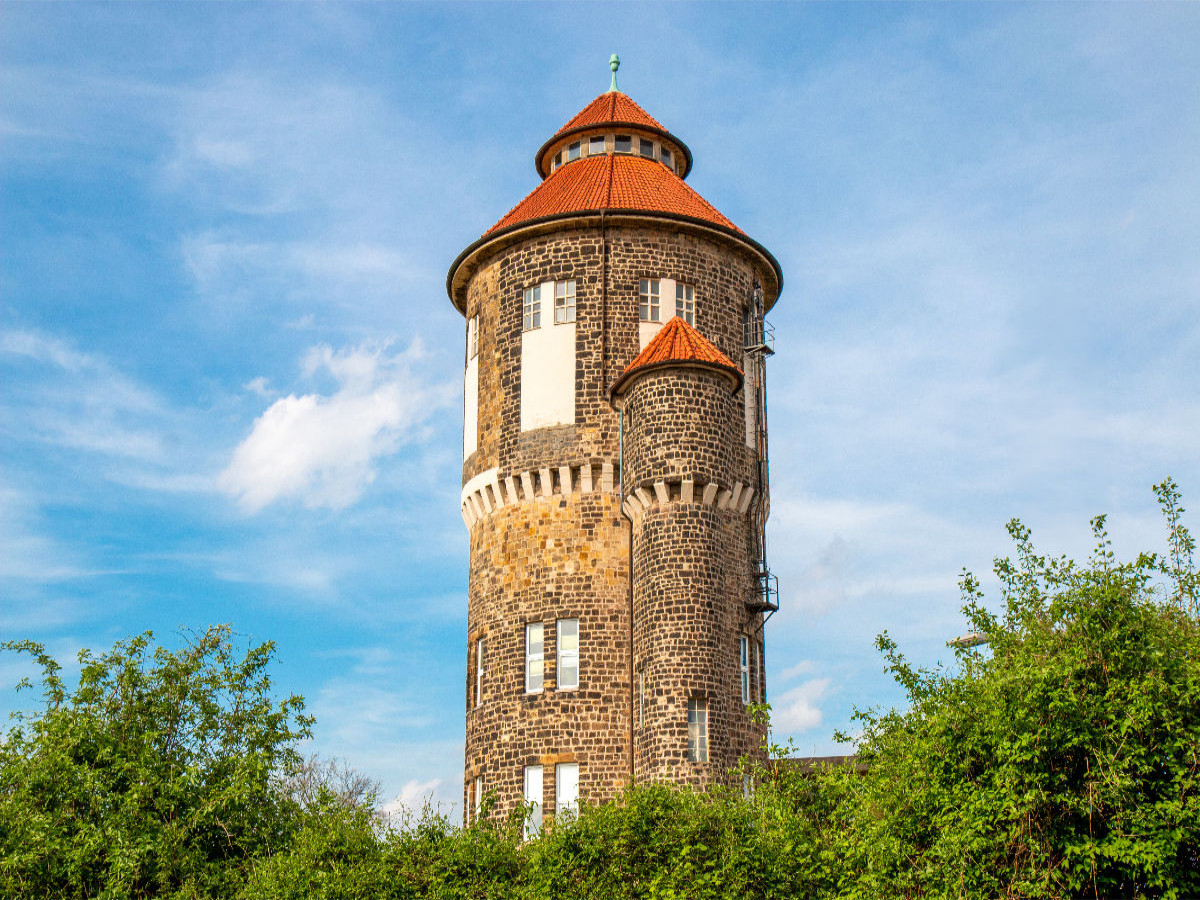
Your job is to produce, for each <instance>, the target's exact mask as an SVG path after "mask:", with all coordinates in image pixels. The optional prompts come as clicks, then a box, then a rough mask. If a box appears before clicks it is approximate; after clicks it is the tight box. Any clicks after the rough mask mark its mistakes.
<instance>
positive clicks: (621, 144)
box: [613, 134, 633, 153]
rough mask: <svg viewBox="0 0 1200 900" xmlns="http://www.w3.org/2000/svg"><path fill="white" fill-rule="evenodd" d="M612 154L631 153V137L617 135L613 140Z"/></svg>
mask: <svg viewBox="0 0 1200 900" xmlns="http://www.w3.org/2000/svg"><path fill="white" fill-rule="evenodd" d="M613 152H615V153H632V152H633V137H632V136H631V135H628V134H618V135H617V136H616V137H615V138H613Z"/></svg>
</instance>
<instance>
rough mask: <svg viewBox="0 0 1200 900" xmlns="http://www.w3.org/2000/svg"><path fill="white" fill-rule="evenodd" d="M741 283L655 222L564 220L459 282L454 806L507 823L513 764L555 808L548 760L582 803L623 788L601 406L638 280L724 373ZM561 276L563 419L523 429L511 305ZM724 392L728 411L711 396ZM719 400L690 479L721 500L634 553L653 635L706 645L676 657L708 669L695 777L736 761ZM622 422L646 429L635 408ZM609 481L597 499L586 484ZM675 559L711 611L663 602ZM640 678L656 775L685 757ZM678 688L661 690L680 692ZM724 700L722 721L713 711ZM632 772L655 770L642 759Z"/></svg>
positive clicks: (731, 432)
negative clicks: (531, 776)
mask: <svg viewBox="0 0 1200 900" xmlns="http://www.w3.org/2000/svg"><path fill="white" fill-rule="evenodd" d="M606 248H607V249H606ZM754 277H755V270H754V268H753V264H752V262H751V259H750V257H749V256H748V255H743V254H741V253H739V252H737V251H735V250H733V249H731V248H730V247H729V246H726V245H724V244H722V243H719V242H718V241H716V240H712V239H707V238H704V237H701V236H697V235H695V234H691V233H685V232H683V231H681V230H675V229H673V228H672V227H670V226H669V225H667V224H665V223H664V224H662V225H661V226H649V225H647V226H644V227H642V226H638V227H634V226H621V227H613V226H610V227H608V228H607V229H606V231H605V232H604V233H602V232H601V230H600V229H599V228H595V227H586V228H578V227H572V226H571V225H570V224H566V225H564V227H563V229H562V230H560V231H558V232H555V233H552V234H548V235H542V236H537V237H532V238H529V239H528V240H525V241H523V242H520V243H516V244H513V245H511V246H509V247H506V248H504V249H501V250H498V251H497V252H496V253H495V254H494V255H493V256H491V257H490V258H489V259H487V260H486V261H485V262H484V263H483V264H482V265H481V266H480V268H479V269H478V271H477V272H476V273H475V275H474V277H473V278H472V280H471V282H470V284H469V286H468V288H467V309H466V315H467V317H468V318H470V317H471V316H475V315H478V316H479V355H478V367H479V369H478V380H479V393H478V412H477V421H478V443H477V449H476V450H475V452H473V453H472V454H470V455H469V456H468V457H467V458H466V459H465V460H464V463H463V483H464V485H466V484H467V482H469V481H471V480H472V479H474V478H475V477H476V476H482V477H483V478H485V479H486V480H487V481H488V484H487V485H485V486H484V487H483V488H482V489H481V490H480V491H478V492H476V493H473V494H472V497H471V498H465V499H464V520H466V521H467V523H468V527H469V529H470V583H469V599H468V617H467V619H468V621H467V630H468V634H467V638H468V640H467V654H466V673H465V674H466V679H465V680H466V685H467V703H466V753H465V756H466V759H465V776H466V777H465V786H464V801H465V808H467V809H469V808H470V807H471V806H472V805H473V802H474V799H475V798H474V796H473V791H474V781H475V777H476V776H477V775H478V776H480V777H481V779H482V785H483V789H484V791H485V792H486V791H491V790H495V791H496V792H497V795H498V801H499V803H498V810H499V811H500V812H501V813H503V812H505V811H507V810H508V809H511V808H512V807H513V806H514V805H515V804H516V803H518V802H519V801H520V799H521V797H522V793H523V787H524V784H523V778H524V767H525V766H527V765H533V764H541V765H543V767H544V768H543V779H544V802H545V809H546V811H547V812H548V811H549V810H551V809H552V808H553V801H554V787H555V785H554V769H553V765H554V763H555V762H577V763H578V764H579V782H580V797H581V799H584V800H603V799H607V798H609V797H611V796H612V794H613V793H615V791H616V790H617V789H618V788H619V787H620V786H621V785H622V784H624V783H625V782H626V781H627V780H628V779H629V778H630V777H631V763H630V756H631V746H632V745H631V741H632V736H631V728H632V726H633V724H634V722H633V707H634V702H635V691H636V686H637V685H638V684H639V683H640V680H639V678H638V677H637V676H632V675H631V670H632V667H633V664H634V655H635V654H634V651H633V648H634V644H635V643H636V642H637V640H638V639H637V638H636V637H633V636H632V635H631V630H632V628H633V625H634V622H633V618H632V616H631V613H630V598H629V591H630V578H631V565H630V550H629V545H630V525H629V520H628V519H626V518H625V517H624V516H623V515H622V513H621V509H622V500H623V498H622V497H621V495H620V493H619V485H620V465H619V463H620V446H619V428H620V418H619V414H618V413H617V412H616V411H615V410H614V409H613V408H612V407H611V405H610V404H609V400H608V396H607V392H608V389H609V386H610V385H611V384H612V382H613V381H615V380H616V378H617V377H618V376H619V375H620V374H621V373H622V372H623V371H624V369H625V367H626V366H627V365H628V364H629V363H630V362H631V361H632V360H633V358H634V357H635V356H636V355H637V353H638V352H639V349H640V347H639V341H638V330H639V329H638V326H639V316H638V281H639V280H640V279H641V278H674V279H676V280H677V281H680V282H683V283H686V284H690V285H692V286H693V287H694V289H695V298H696V314H695V316H696V323H695V324H696V327H697V329H698V330H699V331H700V332H701V333H702V334H704V335H705V337H707V338H708V339H709V340H711V341H713V343H714V344H716V345H717V346H718V347H719V348H720V349H721V350H722V351H723V352H725V353H726V354H727V355H728V356H729V357H730V358H731V359H733V360H740V359H741V345H742V310H743V306H744V303H745V300H746V298H747V297H748V295H749V292H750V289H751V284H752V282H753V280H754ZM565 280H574V281H575V283H576V321H575V335H576V348H575V359H576V373H575V423H574V424H571V425H561V426H555V427H547V428H538V429H534V430H531V431H521V428H520V422H521V416H520V397H521V387H520V377H521V371H520V367H521V333H522V331H521V328H522V309H521V305H522V304H521V301H522V295H523V292H524V289H525V288H527V287H530V286H532V285H534V284H539V283H542V282H546V281H565ZM605 288H607V290H605ZM673 313H674V298H673V297H672V298H664V301H663V318H664V320H665V319H667V318H669V317H670V316H671V315H673ZM553 320H554V317H553V306H552V305H549V306H545V307H543V309H542V322H543V325H542V327H543V328H547V327H550V328H552V327H554V326H553V324H551V323H553ZM688 384H689V385H690V386H691V387H690V388H689V389H694V390H696V391H700V392H703V391H706V390H709V389H710V388H709V387H708V386H706V385H705V384H704V383H703V380H702V379H696V380H693V381H690V382H688ZM724 390H725V392H726V394H727V395H728V394H729V388H728V386H726V387H724ZM722 402H723V403H724V406H723V407H722V410H723V411H722V412H721V417H722V422H725V421H726V420H727V419H728V420H730V422H729V423H728V428H727V429H726V431H727V433H726V435H725V436H724V437H723V438H722V441H721V442H719V443H715V444H713V445H712V446H711V447H707V448H705V449H703V451H702V452H701V450H700V445H699V443H697V442H696V441H693V444H695V446H696V449H697V453H698V456H699V457H703V458H704V459H705V460H708V461H706V462H704V463H703V465H702V466H701V469H702V470H703V471H704V472H708V471H712V472H714V473H716V472H718V470H720V471H723V472H725V473H726V474H724V475H723V476H721V485H720V486H721V489H722V492H723V493H721V494H720V495H719V496H710V497H709V498H708V506H709V509H708V510H707V511H699V510H691V509H689V510H688V511H687V512H684V511H682V507H681V508H680V509H678V510H676V509H665V508H664V509H663V510H661V511H660V513H659V515H661V518H662V522H663V524H662V525H661V526H660V525H658V524H654V525H653V526H652V527H650V528H649V532H653V534H651V535H650V536H649V537H647V538H646V547H647V548H650V547H661V548H662V551H663V552H664V553H666V554H667V556H666V557H664V558H663V559H661V560H659V561H657V562H652V561H651V556H650V555H647V557H646V560H645V561H644V563H643V566H644V568H643V578H644V580H645V581H646V582H647V583H648V582H649V581H652V580H655V579H658V578H659V577H660V576H661V577H662V578H663V579H665V580H664V581H663V583H662V586H660V587H658V588H656V590H657V591H658V593H657V594H655V595H654V596H655V597H656V598H657V599H655V600H654V604H653V605H652V606H653V614H652V615H651V616H649V617H648V618H646V627H647V628H648V629H650V628H652V629H653V630H654V632H655V639H658V637H659V636H663V635H666V636H668V637H670V636H673V637H671V640H674V641H675V644H676V645H677V644H678V643H679V642H681V641H683V642H687V641H691V642H694V643H695V644H696V646H697V648H699V647H700V645H701V644H703V646H704V647H705V648H707V649H704V650H703V652H701V651H700V650H699V649H697V651H696V654H695V655H694V657H689V658H688V659H689V660H690V661H688V662H687V663H686V665H687V666H688V667H690V668H688V669H687V672H688V673H692V672H696V673H699V668H700V665H701V661H702V660H703V661H705V663H704V664H705V665H710V666H711V667H712V672H711V673H710V674H709V675H706V676H704V679H701V681H702V684H701V683H699V682H698V683H697V684H696V686H695V688H694V689H696V690H700V689H703V690H705V691H711V695H712V698H713V699H712V703H711V705H710V712H709V716H710V725H709V734H710V741H711V742H712V747H713V750H714V753H713V755H712V756H711V757H710V759H713V760H718V756H717V754H716V753H715V750H716V748H717V746H718V745H720V746H721V747H722V748H725V749H722V751H721V754H720V757H719V761H718V762H713V763H710V764H709V770H710V772H709V773H708V774H705V773H701V772H699V771H698V770H697V772H696V773H694V774H696V775H697V777H714V776H713V774H712V773H716V772H717V770H718V769H719V768H720V766H722V765H725V762H726V760H728V759H730V758H733V759H735V760H736V754H737V753H738V752H739V750H738V749H737V748H741V747H743V746H746V745H747V738H746V737H745V736H744V734H743V732H744V731H745V729H744V728H743V725H742V724H741V720H740V719H739V718H738V707H740V690H739V686H738V681H737V670H736V638H734V639H733V640H734V646H733V648H732V649H728V648H727V647H726V646H725V645H727V644H728V643H729V641H730V637H729V636H730V635H733V634H736V632H737V629H738V628H739V627H741V626H740V625H738V624H737V623H736V622H735V620H736V619H737V618H738V610H739V609H740V608H741V607H740V604H741V596H742V594H741V590H740V588H738V587H737V585H736V582H737V575H738V573H741V574H742V575H745V574H746V573H745V572H743V569H744V568H745V567H746V566H747V565H748V563H747V562H746V554H747V549H746V548H747V546H748V545H747V544H746V525H745V523H746V521H747V520H746V518H745V505H744V503H740V501H737V500H735V498H734V494H733V490H734V487H735V483H738V482H742V483H745V484H747V485H749V484H750V483H751V482H752V473H753V465H752V463H753V459H752V451H751V450H749V448H746V447H745V446H744V431H745V428H744V425H743V424H742V423H743V419H744V414H745V413H744V406H743V402H744V401H743V399H742V397H741V395H740V394H739V395H729V396H727V397H726V398H725V399H724V400H723V401H722ZM698 405H699V404H697V403H692V404H690V407H697V406H698ZM701 411H702V410H701ZM638 421H640V422H642V423H644V424H648V423H650V422H652V421H653V419H652V418H651V417H650V415H649V409H648V408H647V410H646V415H644V416H642V417H640V418H639V419H638ZM661 424H662V426H663V427H664V428H666V427H671V426H673V425H680V426H682V427H684V428H686V429H695V430H696V434H697V435H698V434H699V430H698V429H699V423H698V422H693V421H692V420H691V419H686V418H685V419H683V420H681V421H680V422H674V421H663V422H662V423H661ZM723 427H724V426H723ZM629 437H630V436H629V435H626V438H627V440H628V439H629ZM656 440H657V442H658V443H657V444H655V443H654V441H649V440H647V441H645V442H644V443H646V446H647V448H648V449H647V450H646V451H645V452H646V453H648V454H650V456H653V455H654V454H658V458H665V457H663V455H662V454H663V452H664V448H666V447H667V446H668V445H669V442H670V440H671V438H670V436H669V435H668V433H667V432H666V431H663V432H662V433H661V434H660V435H658V436H657V438H656ZM655 447H657V448H658V449H654V448H655ZM648 458H649V457H648ZM638 465H642V463H638ZM682 468H683V465H682V463H681V464H680V467H679V471H682ZM606 469H607V471H608V472H609V473H610V476H609V483H608V484H607V485H605V484H603V483H602V482H603V476H602V472H604V471H605V470H606ZM493 470H494V472H493ZM584 471H586V472H587V473H588V474H589V475H590V477H591V479H592V482H593V485H592V490H590V491H585V490H583V489H582V485H581V481H582V479H583V472H584ZM656 471H657V470H656ZM564 473H565V481H564ZM673 477H674V476H673ZM493 479H494V480H493ZM527 483H528V489H527V487H526V484H527ZM671 489H672V490H673V491H674V494H670V493H669V492H668V496H667V497H665V498H664V499H666V500H669V501H670V502H671V503H674V502H675V501H676V500H678V499H679V498H680V491H681V490H682V483H681V482H680V481H679V479H678V478H675V480H674V482H673V483H672V488H671ZM651 490H652V491H653V487H651ZM738 496H739V497H747V496H748V494H742V493H740V492H739V495H738ZM672 497H673V498H674V500H672V499H671V498H672ZM700 499H701V498H700V495H699V492H698V494H697V497H696V501H697V504H693V505H694V506H695V505H699V506H703V505H704V504H702V503H699V501H700ZM501 501H503V502H501ZM510 501H511V502H510ZM739 505H740V506H741V509H740V510H739ZM640 508H641V507H640V506H639V509H640ZM680 516H682V523H683V524H680V521H679V520H680ZM692 516H698V517H700V519H702V520H703V521H704V523H705V524H704V528H703V529H702V530H701V531H702V533H701V532H700V531H694V530H689V529H691V528H692V526H691V525H690V524H687V523H689V522H691V518H689V517H692ZM697 521H699V519H698V520H697ZM739 523H740V524H739ZM649 532H648V533H649ZM684 545H686V546H684ZM681 547H682V548H683V549H682V550H681ZM739 547H740V548H741V549H738V548H739ZM680 552H682V553H684V554H686V556H687V559H690V560H694V565H695V566H696V567H697V568H696V569H695V570H693V574H692V575H689V577H702V579H703V580H704V582H705V584H707V585H709V587H708V590H709V591H710V592H712V591H715V592H724V595H725V596H726V598H727V599H726V600H722V601H721V602H720V603H718V602H716V601H715V600H714V601H713V602H712V603H711V604H708V601H704V603H703V604H701V605H699V606H697V604H696V601H695V600H694V598H692V597H690V596H684V595H682V594H680V591H681V590H683V589H684V586H685V585H686V583H687V582H686V581H684V582H681V581H680V580H679V579H678V577H677V576H676V575H673V574H672V573H673V572H676V573H677V572H678V571H680V570H679V568H678V565H677V564H680V563H682V562H683V561H684V557H683V556H680V555H679V553H680ZM654 566H657V568H655V567H654ZM695 572H700V573H702V574H701V576H695V574H694V573H695ZM689 604H690V606H689ZM743 612H744V610H743ZM558 618H578V619H579V633H580V650H579V671H580V675H579V679H580V684H579V688H578V690H575V691H570V692H566V691H563V692H560V691H558V690H557V689H556V687H555V681H554V672H553V660H554V653H555V647H554V638H555V635H554V630H555V629H554V623H555V620H556V619H558ZM531 621H542V622H544V623H545V632H544V633H545V639H546V640H545V659H546V687H545V689H544V691H543V692H542V693H541V694H534V695H526V694H525V691H524V662H525V648H524V640H525V625H526V623H528V622H531ZM479 636H483V637H484V638H485V670H486V674H485V678H484V688H483V693H482V696H481V702H480V704H479V705H478V706H476V705H475V703H474V684H475V663H476V661H475V659H474V647H475V645H476V644H475V642H476V638H478V637H479ZM649 640H650V635H647V636H645V639H644V643H645V646H646V648H647V650H646V652H645V653H643V654H642V655H641V656H640V657H639V658H640V659H646V660H649V659H650V658H651V657H652V656H654V654H655V653H657V652H658V651H657V650H651V649H650V648H651V644H650V643H649ZM672 646H674V645H672ZM663 652H664V653H665V652H667V651H666V649H664V650H663ZM672 652H674V651H673V650H672ZM730 665H733V666H734V669H733V670H732V674H731V673H730V670H729V666H730ZM655 671H656V672H659V674H660V675H661V678H660V680H659V681H658V682H656V683H657V684H658V686H659V687H661V688H662V689H663V690H664V691H666V693H664V694H663V697H664V700H663V702H662V703H661V704H660V706H661V707H662V709H661V714H660V715H659V717H658V720H657V721H658V722H659V725H658V726H656V729H655V730H654V736H653V739H652V740H650V741H649V742H648V743H647V744H646V746H647V747H648V748H649V747H652V748H655V749H653V750H646V751H645V754H661V759H662V760H672V759H678V758H679V757H680V755H683V756H684V757H686V751H687V704H686V697H685V696H684V695H683V694H682V693H681V692H680V689H676V688H674V687H672V688H670V690H667V684H668V682H667V680H666V678H667V675H666V672H667V669H666V668H663V669H662V670H661V672H660V670H655ZM681 673H682V670H680V672H677V673H676V674H675V675H674V676H671V677H674V678H676V680H679V679H681V678H683V674H681ZM656 677H658V676H656ZM687 677H688V678H691V674H688V675H687ZM690 684H691V682H689V685H690ZM688 689H689V690H691V689H693V688H692V687H690V686H689V688H688ZM726 695H727V696H728V698H730V699H731V700H736V701H737V705H736V706H729V705H728V704H727V702H726V700H725V699H723V698H724V697H725V696H726ZM681 696H683V697H684V699H683V701H682V702H683V705H682V709H680V707H679V706H678V702H679V700H678V698H679V697H681ZM639 746H641V745H640V744H639ZM645 754H644V756H645ZM645 758H646V759H647V760H651V759H652V756H645ZM638 768H639V771H645V772H651V771H653V772H656V773H659V774H661V773H663V772H664V771H665V769H664V768H663V765H658V764H657V763H655V764H653V765H652V764H651V762H647V763H646V764H645V765H639V766H638ZM688 778H689V780H690V779H691V775H689V776H688Z"/></svg>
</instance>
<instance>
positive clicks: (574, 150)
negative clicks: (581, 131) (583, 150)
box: [567, 141, 579, 161]
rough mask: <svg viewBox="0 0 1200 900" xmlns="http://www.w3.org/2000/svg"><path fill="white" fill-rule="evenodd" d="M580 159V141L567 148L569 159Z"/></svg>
mask: <svg viewBox="0 0 1200 900" xmlns="http://www.w3.org/2000/svg"><path fill="white" fill-rule="evenodd" d="M572 159H579V141H576V142H575V143H573V144H572V145H571V146H570V147H568V148H567V160H568V161H570V160H572Z"/></svg>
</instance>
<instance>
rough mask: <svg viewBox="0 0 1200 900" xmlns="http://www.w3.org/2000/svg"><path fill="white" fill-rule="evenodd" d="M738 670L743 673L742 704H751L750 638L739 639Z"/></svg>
mask: <svg viewBox="0 0 1200 900" xmlns="http://www.w3.org/2000/svg"><path fill="white" fill-rule="evenodd" d="M738 668H739V669H740V670H741V673H742V702H743V703H749V702H750V638H748V637H746V636H744V635H743V636H742V637H740V638H738Z"/></svg>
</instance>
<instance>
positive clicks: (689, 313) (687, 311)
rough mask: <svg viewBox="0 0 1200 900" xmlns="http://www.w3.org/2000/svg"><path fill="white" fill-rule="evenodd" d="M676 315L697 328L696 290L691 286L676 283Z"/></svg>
mask: <svg viewBox="0 0 1200 900" xmlns="http://www.w3.org/2000/svg"><path fill="white" fill-rule="evenodd" d="M675 315H677V316H679V318H681V319H683V321H685V322H687V323H688V324H689V325H691V326H692V327H693V328H695V327H696V289H695V288H694V287H692V286H691V285H690V284H681V283H679V282H676V283H675Z"/></svg>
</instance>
